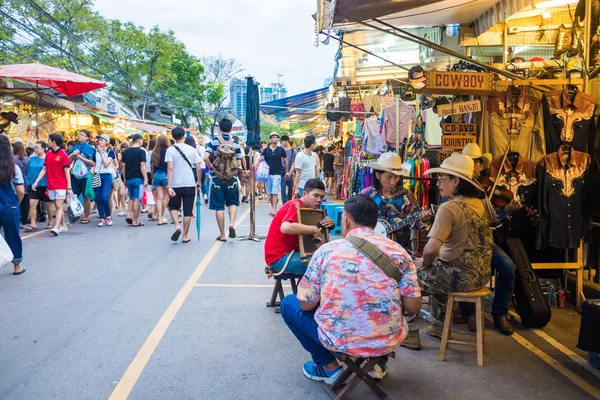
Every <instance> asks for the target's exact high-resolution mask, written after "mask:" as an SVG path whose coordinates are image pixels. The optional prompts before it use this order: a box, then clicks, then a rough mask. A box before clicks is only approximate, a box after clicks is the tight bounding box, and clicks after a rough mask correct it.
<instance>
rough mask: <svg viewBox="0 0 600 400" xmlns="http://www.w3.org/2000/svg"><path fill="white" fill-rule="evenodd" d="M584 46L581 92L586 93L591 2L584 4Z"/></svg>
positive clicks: (588, 68)
mask: <svg viewBox="0 0 600 400" xmlns="http://www.w3.org/2000/svg"><path fill="white" fill-rule="evenodd" d="M584 29H585V31H584V35H583V38H584V44H583V54H584V60H583V61H584V63H585V72H584V74H583V92H584V93H587V91H588V89H589V81H590V79H589V71H590V56H591V51H590V50H591V49H590V42H591V38H592V2H591V1H590V0H587V1H586V2H585V25H584Z"/></svg>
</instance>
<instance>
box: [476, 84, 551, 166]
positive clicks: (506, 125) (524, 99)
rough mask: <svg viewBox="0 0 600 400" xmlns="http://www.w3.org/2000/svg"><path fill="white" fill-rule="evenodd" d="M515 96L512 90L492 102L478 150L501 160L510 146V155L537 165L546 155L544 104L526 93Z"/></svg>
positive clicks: (490, 102) (489, 104) (496, 97)
mask: <svg viewBox="0 0 600 400" xmlns="http://www.w3.org/2000/svg"><path fill="white" fill-rule="evenodd" d="M513 94H514V95H515V96H514V97H513ZM516 95H517V92H516V89H511V88H509V90H507V91H506V92H504V93H501V94H500V95H499V96H495V97H490V98H489V100H488V101H487V104H486V106H487V112H486V110H483V112H482V118H483V123H482V127H481V134H480V136H479V146H480V147H481V150H482V151H483V152H490V153H492V156H493V157H494V158H498V157H502V156H503V155H504V153H505V152H506V148H507V147H508V146H509V144H510V148H511V151H516V152H518V153H519V154H521V156H523V157H525V158H526V159H528V160H531V161H533V162H538V161H539V160H541V159H542V157H544V155H545V154H546V150H545V148H546V145H545V143H544V127H543V118H542V114H541V102H540V100H538V99H537V98H535V97H534V96H531V95H529V94H525V93H523V91H521V92H519V93H518V96H516Z"/></svg>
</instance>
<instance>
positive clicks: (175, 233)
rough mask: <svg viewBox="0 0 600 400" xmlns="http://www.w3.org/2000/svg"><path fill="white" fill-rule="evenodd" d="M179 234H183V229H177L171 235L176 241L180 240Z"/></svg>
mask: <svg viewBox="0 0 600 400" xmlns="http://www.w3.org/2000/svg"><path fill="white" fill-rule="evenodd" d="M179 236H181V229H177V230H176V231H175V232H173V234H172V235H171V240H172V241H174V242H176V241H177V240H179Z"/></svg>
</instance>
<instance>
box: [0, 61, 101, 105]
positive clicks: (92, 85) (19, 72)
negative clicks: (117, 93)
mask: <svg viewBox="0 0 600 400" xmlns="http://www.w3.org/2000/svg"><path fill="white" fill-rule="evenodd" d="M0 78H11V79H17V80H20V81H27V82H33V83H35V84H36V85H37V84H39V85H42V86H47V87H49V88H51V89H54V90H56V91H57V92H60V93H62V94H64V95H67V96H68V97H72V96H77V95H78V94H82V93H86V92H89V91H92V90H95V89H100V88H103V87H106V83H104V82H102V81H99V80H97V79H92V78H88V77H87V76H83V75H79V74H75V73H73V72H69V71H65V70H64V69H59V68H54V67H49V66H47V65H44V64H39V63H35V64H13V65H4V66H0Z"/></svg>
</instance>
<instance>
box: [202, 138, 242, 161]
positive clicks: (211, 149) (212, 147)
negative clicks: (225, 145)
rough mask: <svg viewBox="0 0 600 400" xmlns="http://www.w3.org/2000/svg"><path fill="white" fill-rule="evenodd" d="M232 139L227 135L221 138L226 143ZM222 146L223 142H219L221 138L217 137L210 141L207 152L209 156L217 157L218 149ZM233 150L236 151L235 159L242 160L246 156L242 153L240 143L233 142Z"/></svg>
mask: <svg viewBox="0 0 600 400" xmlns="http://www.w3.org/2000/svg"><path fill="white" fill-rule="evenodd" d="M230 137H231V136H229V135H228V134H227V133H223V134H221V138H223V141H224V142H228V141H229V138H230ZM220 144H221V142H220V141H219V138H218V137H217V136H214V137H213V138H212V139H211V140H210V142H208V145H207V146H206V152H207V153H208V154H211V155H213V156H216V155H217V147H219V145H220ZM233 148H234V149H235V158H237V159H238V160H240V159H241V158H242V157H243V155H244V154H243V153H242V148H241V147H240V144H239V143H238V142H233Z"/></svg>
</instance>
